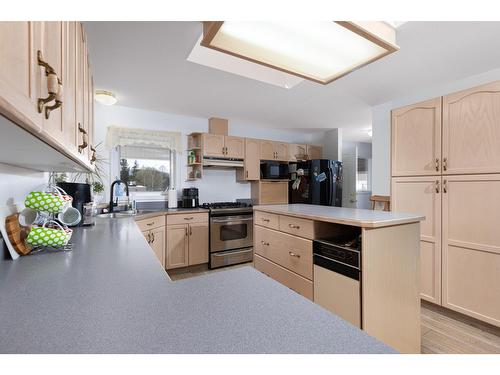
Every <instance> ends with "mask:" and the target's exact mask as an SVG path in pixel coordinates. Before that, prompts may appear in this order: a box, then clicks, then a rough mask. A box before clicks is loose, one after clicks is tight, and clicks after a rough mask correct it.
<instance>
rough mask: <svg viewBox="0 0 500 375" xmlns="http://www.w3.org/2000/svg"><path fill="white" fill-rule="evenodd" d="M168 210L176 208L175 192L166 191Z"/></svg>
mask: <svg viewBox="0 0 500 375" xmlns="http://www.w3.org/2000/svg"><path fill="white" fill-rule="evenodd" d="M168 208H177V190H175V189H170V190H169V191H168Z"/></svg>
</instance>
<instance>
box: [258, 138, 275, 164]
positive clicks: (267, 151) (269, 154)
mask: <svg viewBox="0 0 500 375" xmlns="http://www.w3.org/2000/svg"><path fill="white" fill-rule="evenodd" d="M274 143H275V142H273V141H260V159H261V160H275V159H276V153H275V152H276V147H275V146H274Z"/></svg>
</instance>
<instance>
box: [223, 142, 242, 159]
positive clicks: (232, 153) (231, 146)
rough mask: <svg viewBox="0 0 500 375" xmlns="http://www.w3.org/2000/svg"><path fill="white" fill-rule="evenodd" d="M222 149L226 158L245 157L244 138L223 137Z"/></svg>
mask: <svg viewBox="0 0 500 375" xmlns="http://www.w3.org/2000/svg"><path fill="white" fill-rule="evenodd" d="M224 147H225V148H226V149H225V155H224V156H226V157H229V158H236V159H243V158H244V157H245V138H241V137H230V136H224Z"/></svg>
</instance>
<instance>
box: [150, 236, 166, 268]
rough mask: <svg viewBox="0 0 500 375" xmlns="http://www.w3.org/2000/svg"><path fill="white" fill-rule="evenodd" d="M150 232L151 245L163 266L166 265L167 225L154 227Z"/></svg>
mask: <svg viewBox="0 0 500 375" xmlns="http://www.w3.org/2000/svg"><path fill="white" fill-rule="evenodd" d="M150 233H151V242H150V246H151V248H152V249H153V251H154V253H155V255H156V257H157V258H158V260H159V261H160V263H161V266H162V267H165V227H161V228H156V229H152V230H151V231H150Z"/></svg>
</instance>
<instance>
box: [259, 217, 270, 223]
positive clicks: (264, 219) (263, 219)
mask: <svg viewBox="0 0 500 375" xmlns="http://www.w3.org/2000/svg"><path fill="white" fill-rule="evenodd" d="M260 220H262V221H265V222H266V223H269V219H266V218H263V217H262V218H260Z"/></svg>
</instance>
